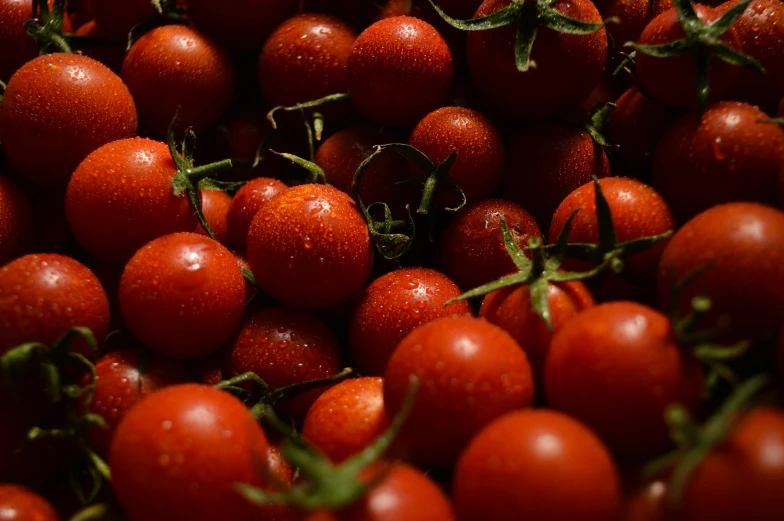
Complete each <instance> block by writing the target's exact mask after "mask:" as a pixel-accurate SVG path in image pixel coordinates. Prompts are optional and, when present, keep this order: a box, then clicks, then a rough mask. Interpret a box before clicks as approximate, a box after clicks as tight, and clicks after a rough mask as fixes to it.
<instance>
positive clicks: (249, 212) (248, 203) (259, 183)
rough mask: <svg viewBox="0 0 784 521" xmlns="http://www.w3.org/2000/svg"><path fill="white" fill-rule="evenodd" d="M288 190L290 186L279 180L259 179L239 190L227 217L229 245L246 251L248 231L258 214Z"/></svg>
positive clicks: (252, 180) (232, 200) (249, 182)
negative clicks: (262, 208)
mask: <svg viewBox="0 0 784 521" xmlns="http://www.w3.org/2000/svg"><path fill="white" fill-rule="evenodd" d="M287 188H288V186H286V185H285V184H284V183H283V182H282V181H278V180H277V179H272V178H269V177H257V178H255V179H251V180H250V181H248V183H247V184H245V185H244V186H243V187H242V188H240V189H239V190H237V193H235V194H234V197H232V199H231V204H230V205H229V212H228V215H227V216H226V225H227V227H228V232H229V243H230V244H231V245H232V246H234V247H235V248H240V249H241V250H244V249H245V246H246V245H247V242H248V230H249V229H250V224H251V223H252V222H253V218H254V217H255V216H256V213H258V211H259V209H260V208H261V206H262V205H263V204H264V203H266V202H267V201H269V200H270V199H272V198H273V197H275V196H276V195H278V194H280V193H283V191H284V190H286V189H287Z"/></svg>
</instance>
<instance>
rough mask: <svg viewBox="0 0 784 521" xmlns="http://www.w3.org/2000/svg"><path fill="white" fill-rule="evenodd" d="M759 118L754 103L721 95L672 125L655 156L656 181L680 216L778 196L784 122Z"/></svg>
mask: <svg viewBox="0 0 784 521" xmlns="http://www.w3.org/2000/svg"><path fill="white" fill-rule="evenodd" d="M761 119H763V120H764V119H768V116H767V115H766V114H765V113H764V112H762V111H761V110H759V109H758V108H756V107H752V106H751V105H747V104H745V103H740V102H735V101H723V102H720V103H717V104H715V105H713V106H711V107H710V108H708V109H707V110H706V111H705V112H704V113H703V114H702V116H700V115H699V114H698V113H696V112H692V113H689V114H687V115H685V116H683V117H682V118H680V119H679V120H678V121H676V122H675V123H674V124H673V125H672V126H671V127H670V129H669V130H668V131H667V133H666V134H665V135H664V137H662V139H661V141H660V142H659V145H658V146H657V147H656V152H655V153H654V156H653V185H654V187H656V189H657V190H658V191H659V192H660V193H661V194H662V196H663V197H664V198H665V199H666V200H667V202H668V203H669V204H670V207H671V208H672V211H673V213H674V214H675V216H676V217H677V218H679V219H680V220H681V221H685V220H687V219H690V218H691V217H694V216H695V215H697V214H698V213H700V212H702V211H703V210H707V209H708V208H711V207H712V206H715V205H717V204H720V203H726V202H729V201H757V202H761V203H769V204H773V203H774V202H775V198H776V188H777V183H778V181H779V172H780V169H781V158H782V157H784V128H782V127H781V126H779V125H771V124H769V123H762V122H760V121H759V120H761Z"/></svg>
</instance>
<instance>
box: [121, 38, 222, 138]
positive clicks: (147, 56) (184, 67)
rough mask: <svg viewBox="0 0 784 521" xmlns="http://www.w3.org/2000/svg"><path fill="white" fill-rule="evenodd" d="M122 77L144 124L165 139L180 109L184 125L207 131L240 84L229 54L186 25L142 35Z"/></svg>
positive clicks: (127, 59)
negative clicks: (237, 84) (237, 83)
mask: <svg viewBox="0 0 784 521" xmlns="http://www.w3.org/2000/svg"><path fill="white" fill-rule="evenodd" d="M122 79H123V81H124V82H125V83H126V84H127V85H128V89H129V90H130V91H131V94H133V99H134V100H135V101H136V106H137V108H138V110H139V121H140V125H141V127H142V128H143V129H144V130H145V131H146V132H147V133H149V135H150V136H151V137H155V138H160V139H164V138H165V137H166V132H167V130H168V128H169V125H170V123H171V121H172V119H173V118H174V115H175V113H176V112H177V109H178V107H179V108H180V112H179V122H178V126H179V128H181V129H186V128H188V127H193V131H194V132H196V133H197V134H198V133H199V132H201V131H203V130H205V129H206V128H207V127H209V126H210V125H212V124H213V123H215V122H216V121H218V118H220V117H221V116H222V115H223V113H224V112H225V111H226V109H227V108H228V106H229V102H230V101H231V98H232V96H233V95H234V90H235V87H236V79H235V73H234V65H233V64H232V62H231V58H230V57H229V55H228V53H227V52H226V51H225V50H223V49H222V48H221V47H219V46H218V45H217V44H215V42H213V41H212V40H211V39H209V38H208V37H206V36H205V35H203V34H202V33H200V32H198V31H195V30H194V29H191V28H189V27H186V26H183V25H166V26H163V27H158V28H156V29H153V30H152V31H150V32H148V33H146V34H145V35H144V36H142V37H141V38H139V39H138V40H137V41H136V43H134V44H133V46H132V47H131V48H130V50H129V51H128V54H127V55H126V56H125V61H124V62H123V66H122Z"/></svg>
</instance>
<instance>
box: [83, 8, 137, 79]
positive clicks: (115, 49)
mask: <svg viewBox="0 0 784 521" xmlns="http://www.w3.org/2000/svg"><path fill="white" fill-rule="evenodd" d="M74 34H75V35H76V36H85V37H89V38H114V39H115V40H117V41H118V42H119V43H118V44H117V45H111V46H107V47H93V48H89V47H87V48H85V49H84V50H82V53H83V54H84V55H85V56H89V57H90V58H92V59H94V60H97V61H99V62H101V63H103V64H104V65H106V66H107V67H109V68H110V69H111V70H112V72H114V73H116V74H120V71H121V70H122V64H123V60H124V59H125V41H124V39H123V38H116V37H117V33H114V32H112V31H111V30H109V29H106V28H104V26H103V25H100V24H98V22H96V21H95V20H90V21H89V22H87V23H86V24H84V25H82V26H81V27H79V29H77V30H76V32H75V33H74Z"/></svg>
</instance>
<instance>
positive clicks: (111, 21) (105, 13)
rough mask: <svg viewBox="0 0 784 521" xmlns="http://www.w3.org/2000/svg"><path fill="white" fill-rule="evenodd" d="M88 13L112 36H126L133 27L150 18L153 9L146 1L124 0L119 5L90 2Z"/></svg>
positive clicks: (105, 0)
mask: <svg viewBox="0 0 784 521" xmlns="http://www.w3.org/2000/svg"><path fill="white" fill-rule="evenodd" d="M90 12H91V13H92V15H93V18H94V19H95V21H97V22H98V23H99V24H101V25H102V26H104V27H106V30H107V31H111V34H112V35H113V36H122V35H126V36H127V34H128V33H129V32H130V31H131V29H133V27H134V26H136V25H138V24H140V23H141V22H143V21H145V20H146V19H148V18H152V17H153V16H154V15H155V8H154V7H153V5H152V2H148V1H146V0H125V1H123V2H122V4H120V5H118V4H117V2H116V0H90Z"/></svg>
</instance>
